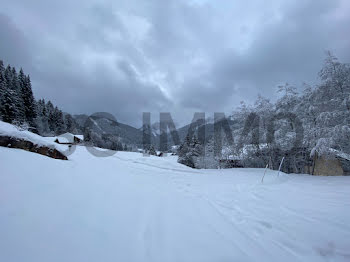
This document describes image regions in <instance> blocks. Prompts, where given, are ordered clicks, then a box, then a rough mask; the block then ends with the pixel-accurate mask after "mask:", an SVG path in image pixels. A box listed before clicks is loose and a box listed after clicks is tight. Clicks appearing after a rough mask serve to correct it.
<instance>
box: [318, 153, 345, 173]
mask: <svg viewBox="0 0 350 262" xmlns="http://www.w3.org/2000/svg"><path fill="white" fill-rule="evenodd" d="M314 175H316V176H342V175H344V171H343V168H342V165H341V163H340V161H339V160H338V159H326V158H324V157H320V158H318V159H316V162H315V169H314Z"/></svg>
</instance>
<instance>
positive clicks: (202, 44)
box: [0, 0, 350, 125]
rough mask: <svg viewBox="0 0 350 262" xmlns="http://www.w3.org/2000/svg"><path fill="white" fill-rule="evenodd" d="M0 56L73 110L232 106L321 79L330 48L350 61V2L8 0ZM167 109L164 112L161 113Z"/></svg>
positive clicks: (135, 112)
mask: <svg viewBox="0 0 350 262" xmlns="http://www.w3.org/2000/svg"><path fill="white" fill-rule="evenodd" d="M3 6H4V8H3V11H0V12H2V14H0V34H1V36H2V41H1V43H0V59H3V60H5V62H7V63H11V64H13V65H16V66H23V67H24V70H25V71H26V72H27V73H30V74H31V76H32V80H33V85H34V92H35V94H36V96H37V97H38V98H40V97H44V98H47V99H51V100H52V101H53V102H54V103H55V104H58V105H59V106H60V107H62V108H63V109H64V110H65V111H69V112H72V113H92V112H94V111H108V112H110V113H113V114H115V115H116V117H117V118H118V119H120V120H122V121H125V122H128V123H132V124H134V125H139V124H140V123H139V121H140V119H141V112H142V111H151V112H159V111H170V112H175V113H176V114H175V113H174V115H173V118H174V120H175V121H178V122H180V123H184V121H185V120H186V121H188V120H190V119H191V117H192V113H193V112H194V111H206V112H208V113H212V112H213V111H227V112H229V111H230V110H232V109H233V108H234V107H235V106H236V105H238V103H239V101H240V100H247V101H250V102H251V101H253V100H254V99H255V97H256V96H257V94H258V93H261V94H263V95H266V96H269V97H271V98H272V99H274V97H275V94H274V91H275V87H276V86H277V85H278V84H280V83H283V82H289V83H291V84H295V85H297V86H300V85H301V83H302V82H304V81H306V82H315V81H316V74H317V71H318V70H319V69H320V67H321V65H322V60H323V58H324V53H323V52H324V51H325V50H327V49H330V50H332V51H334V53H335V54H336V55H337V56H338V57H339V58H340V59H341V60H345V61H348V60H349V59H350V55H349V54H350V52H349V46H350V39H349V37H348V35H347V30H348V25H349V24H350V15H349V13H346V12H344V11H342V9H344V10H345V9H346V7H349V4H348V3H347V2H346V1H340V0H339V1H324V0H322V1H310V0H307V1H302V2H300V1H299V2H295V1H284V2H280V1H272V2H270V4H269V5H267V4H266V2H265V1H260V0H254V1H251V2H250V3H249V4H247V3H246V2H245V1H235V2H217V3H214V2H211V1H200V2H199V3H196V4H194V3H192V2H189V1H175V0H168V1H163V0H150V1H136V0H135V1H133V0H128V1H126V0H119V1H116V2H115V1H109V0H106V1H103V2H99V3H97V1H93V0H88V1H82V0H79V1H74V2H71V1H68V0H64V2H62V1H56V2H52V1H51V2H50V3H48V2H47V1H43V0H42V1H35V2H31V3H29V2H28V3H26V2H24V3H23V1H19V0H18V1H16V0H11V1H10V0H5V3H3ZM156 118H157V116H155V119H156Z"/></svg>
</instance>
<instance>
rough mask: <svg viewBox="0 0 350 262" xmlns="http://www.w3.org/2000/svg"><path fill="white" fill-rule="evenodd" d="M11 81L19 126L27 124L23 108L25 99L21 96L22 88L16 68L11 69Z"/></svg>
mask: <svg viewBox="0 0 350 262" xmlns="http://www.w3.org/2000/svg"><path fill="white" fill-rule="evenodd" d="M10 74H11V80H10V88H11V89H12V91H13V101H14V106H15V108H16V119H15V120H16V121H15V122H17V123H19V124H23V123H24V122H25V120H26V119H25V113H24V107H23V98H22V95H21V87H20V84H19V81H18V75H17V72H16V68H14V67H13V68H11V73H10Z"/></svg>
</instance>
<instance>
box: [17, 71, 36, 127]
mask: <svg viewBox="0 0 350 262" xmlns="http://www.w3.org/2000/svg"><path fill="white" fill-rule="evenodd" d="M18 81H19V84H20V87H21V95H22V101H23V109H24V116H25V120H26V121H27V123H28V124H29V125H30V126H32V127H34V126H35V122H34V119H35V117H36V110H35V100H34V96H33V91H32V84H31V81H30V77H29V76H25V75H24V73H23V70H22V68H21V70H20V72H19V76H18Z"/></svg>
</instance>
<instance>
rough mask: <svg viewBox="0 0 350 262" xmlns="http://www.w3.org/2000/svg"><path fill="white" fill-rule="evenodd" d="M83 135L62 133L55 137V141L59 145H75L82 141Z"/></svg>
mask: <svg viewBox="0 0 350 262" xmlns="http://www.w3.org/2000/svg"><path fill="white" fill-rule="evenodd" d="M83 140H84V137H83V136H82V135H73V134H71V133H64V134H62V135H59V136H58V137H56V139H55V142H56V143H57V144H61V145H77V144H80V143H82V142H83Z"/></svg>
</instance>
